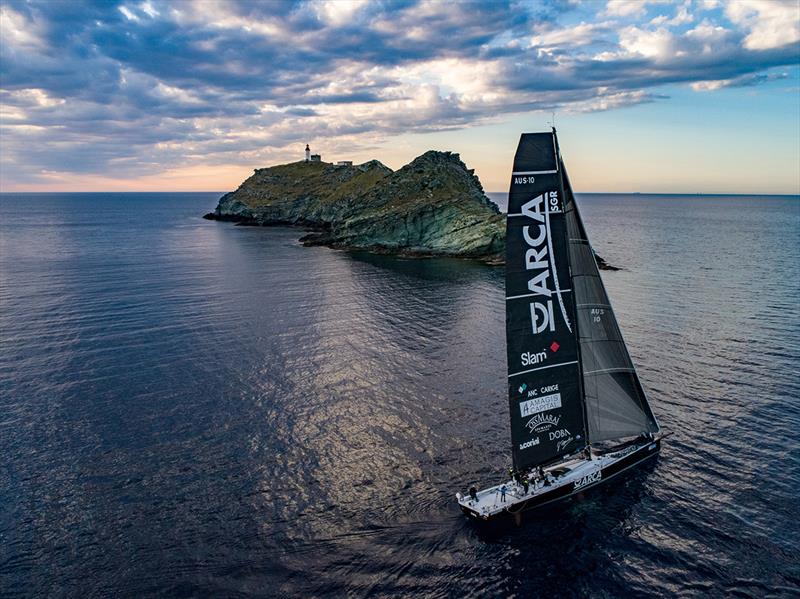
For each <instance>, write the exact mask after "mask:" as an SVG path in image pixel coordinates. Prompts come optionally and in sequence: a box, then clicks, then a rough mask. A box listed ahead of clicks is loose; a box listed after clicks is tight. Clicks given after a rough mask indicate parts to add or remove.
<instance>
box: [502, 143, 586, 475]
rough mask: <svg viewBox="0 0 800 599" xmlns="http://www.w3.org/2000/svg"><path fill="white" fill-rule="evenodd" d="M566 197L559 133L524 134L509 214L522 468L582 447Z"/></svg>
mask: <svg viewBox="0 0 800 599" xmlns="http://www.w3.org/2000/svg"><path fill="white" fill-rule="evenodd" d="M565 202H566V197H565V193H564V184H563V181H562V177H561V168H560V167H559V159H558V147H557V142H556V138H555V131H553V132H550V133H526V134H523V135H522V136H521V138H520V142H519V145H518V147H517V152H516V155H515V157H514V169H513V172H512V176H511V185H510V190H509V203H508V218H507V220H506V222H507V225H506V227H507V234H506V349H507V355H508V389H509V408H510V418H511V440H512V455H513V458H514V468H515V470H516V471H518V472H520V471H525V470H528V469H530V468H532V467H536V466H539V465H543V464H546V463H549V462H552V461H555V460H557V459H559V458H561V457H563V456H565V455H568V454H571V453H574V452H576V451H578V450H580V449H583V447H584V446H585V440H586V430H587V429H586V420H587V418H586V415H585V410H584V407H583V403H584V392H583V389H582V386H583V381H582V377H581V371H582V369H581V364H580V361H579V356H578V351H579V348H578V336H577V328H576V314H577V310H576V306H575V297H574V295H575V294H574V290H573V287H574V285H573V282H572V274H571V272H570V263H569V255H568V254H569V235H568V227H567V222H566V215H565V206H566V205H565Z"/></svg>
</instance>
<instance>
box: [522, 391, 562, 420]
mask: <svg viewBox="0 0 800 599" xmlns="http://www.w3.org/2000/svg"><path fill="white" fill-rule="evenodd" d="M560 407H561V393H553V394H552V395H543V396H542V397H534V398H533V399H529V400H527V401H523V402H522V403H520V404H519V412H520V415H521V416H522V417H523V418H527V417H528V416H533V415H534V414H538V413H539V412H546V411H547V410H555V409H556V408H560Z"/></svg>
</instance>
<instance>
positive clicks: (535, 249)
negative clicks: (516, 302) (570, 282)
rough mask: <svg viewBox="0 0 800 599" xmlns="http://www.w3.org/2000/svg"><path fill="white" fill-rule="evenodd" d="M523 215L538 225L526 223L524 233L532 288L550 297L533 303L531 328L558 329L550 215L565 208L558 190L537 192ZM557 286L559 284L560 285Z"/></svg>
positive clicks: (523, 209)
mask: <svg viewBox="0 0 800 599" xmlns="http://www.w3.org/2000/svg"><path fill="white" fill-rule="evenodd" d="M521 212H522V215H523V216H527V217H528V218H530V219H532V220H534V221H536V223H537V224H535V225H525V226H524V227H522V237H523V238H524V239H525V243H526V244H528V249H527V250H525V269H526V270H527V271H529V273H530V278H529V280H528V290H529V291H530V292H531V293H533V294H535V295H537V296H544V297H546V298H548V299H546V300H543V301H539V300H535V301H532V302H531V303H530V309H531V330H532V331H533V334H534V335H538V334H539V333H542V332H543V331H545V330H549V331H551V332H555V330H556V328H555V319H554V318H553V300H552V299H551V298H552V295H553V290H552V289H551V288H550V278H551V276H552V277H553V278H554V279H555V278H556V277H555V272H554V269H553V265H552V263H551V257H552V251H553V248H552V244H551V241H550V220H549V219H548V215H549V214H551V213H553V212H561V208H560V207H559V204H558V193H557V192H555V191H550V192H547V193H543V194H541V195H538V196H536V197H535V198H533V199H532V200H530V201H528V202H526V203H525V204H523V206H522V210H521ZM556 286H557V285H556Z"/></svg>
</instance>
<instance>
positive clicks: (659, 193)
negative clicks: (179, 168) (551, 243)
mask: <svg viewBox="0 0 800 599" xmlns="http://www.w3.org/2000/svg"><path fill="white" fill-rule="evenodd" d="M233 191H235V190H233ZM66 193H106V194H111V193H116V194H132V193H139V194H143V193H220V194H226V193H232V191H224V190H215V189H208V190H182V189H161V190H158V191H153V190H147V191H139V190H129V191H119V190H99V191H98V190H92V191H75V190H70V191H0V195H12V194H18V195H22V194H28V195H46V194H66ZM483 193H484V194H486V195H488V194H490V193H491V194H497V193H504V194H508V193H509V192H508V191H484V192H483ZM573 193H576V194H582V195H647V196H737V197H738V196H741V197H749V196H764V197H797V198H800V190H798V191H797V192H796V193H727V192H718V191H714V192H672V191H573Z"/></svg>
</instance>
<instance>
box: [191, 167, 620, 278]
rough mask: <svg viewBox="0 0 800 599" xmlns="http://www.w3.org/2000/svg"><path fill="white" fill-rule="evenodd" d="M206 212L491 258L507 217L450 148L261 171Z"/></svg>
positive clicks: (354, 245) (339, 237) (324, 238)
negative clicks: (394, 159) (385, 160)
mask: <svg viewBox="0 0 800 599" xmlns="http://www.w3.org/2000/svg"><path fill="white" fill-rule="evenodd" d="M204 218H207V219H210V220H222V221H234V222H237V223H238V224H240V225H257V226H270V225H292V226H300V227H304V228H306V229H308V230H310V231H311V232H310V233H309V234H307V235H305V236H304V237H302V238H301V241H302V242H303V243H304V244H305V245H326V246H329V247H335V248H343V249H362V250H368V251H372V252H380V253H391V254H398V255H404V256H420V257H425V256H451V257H458V258H471V259H476V260H481V261H484V262H487V263H490V264H502V263H503V261H504V258H505V215H504V214H502V213H501V212H500V210H499V209H498V207H497V205H496V204H494V202H492V201H491V200H489V198H487V197H486V195H485V193H484V192H483V187H482V186H481V183H480V181H479V180H478V177H477V176H476V175H475V173H474V171H473V170H472V169H468V168H467V166H466V165H465V164H464V163H463V162H462V161H461V158H460V157H459V155H458V154H455V153H452V152H437V151H429V152H425V153H424V154H422V155H421V156H418V157H417V158H415V159H414V160H413V161H411V162H410V163H409V164H407V165H405V166H404V167H402V168H401V169H399V170H397V171H392V169H390V168H389V167H387V166H385V165H383V164H381V163H380V162H379V161H377V160H371V161H369V162H365V163H364V164H359V165H355V166H353V165H350V164H345V165H338V164H337V165H335V164H331V163H326V162H322V161H299V162H292V163H289V164H282V165H278V166H272V167H269V168H260V169H256V170H255V172H254V173H253V175H252V176H250V177H249V178H248V179H247V180H246V181H244V183H242V184H241V185H240V186H239V188H238V189H237V190H236V191H233V192H230V193H227V194H225V195H224V196H222V198H220V200H219V203H218V205H217V208H216V210H214V212H211V213H209V214H206V215H205V216H204ZM598 262H599V263H600V264H601V267H602V265H604V263H603V262H602V260H598Z"/></svg>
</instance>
